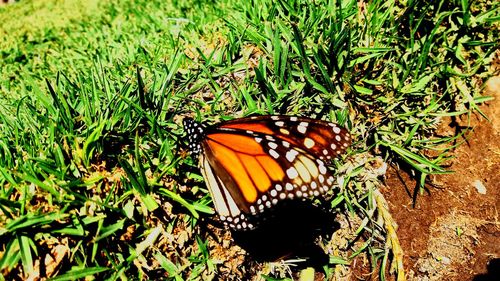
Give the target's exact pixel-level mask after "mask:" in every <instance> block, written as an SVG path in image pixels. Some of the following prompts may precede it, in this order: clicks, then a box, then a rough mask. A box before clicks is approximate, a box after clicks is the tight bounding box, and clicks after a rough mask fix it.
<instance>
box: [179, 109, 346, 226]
mask: <svg viewBox="0 0 500 281" xmlns="http://www.w3.org/2000/svg"><path fill="white" fill-rule="evenodd" d="M183 123H184V129H185V131H186V133H187V139H188V146H189V150H190V151H191V153H193V154H195V155H196V154H197V155H199V163H200V167H201V171H202V174H203V178H204V179H205V182H206V184H207V187H208V189H209V191H210V194H211V196H212V199H213V202H214V205H215V209H216V211H217V213H218V214H219V217H220V219H221V221H223V222H224V224H226V225H227V226H229V227H230V228H232V229H236V230H246V229H253V228H255V224H254V223H253V222H252V220H251V218H254V217H256V216H258V215H259V214H261V213H263V212H264V211H265V210H266V209H269V208H272V207H273V206H275V205H276V204H278V203H279V202H281V201H283V200H286V199H295V198H302V197H311V196H318V195H320V194H323V193H325V192H327V191H328V190H329V189H330V188H331V187H332V186H333V183H334V178H333V175H332V172H331V171H330V170H329V169H328V168H327V162H326V161H330V160H331V159H332V158H334V157H336V156H338V155H340V154H342V153H344V152H345V151H346V149H347V148H348V147H349V146H350V144H351V136H350V134H349V133H348V131H347V130H346V129H344V128H341V127H339V126H338V125H337V124H335V123H331V122H327V121H323V120H316V119H311V118H306V117H297V116H285V115H265V116H252V117H246V118H239V119H234V120H231V121H226V122H222V123H219V124H216V125H214V126H208V127H205V126H204V125H202V124H199V123H197V122H195V121H194V120H193V119H191V118H185V119H184V120H183Z"/></svg>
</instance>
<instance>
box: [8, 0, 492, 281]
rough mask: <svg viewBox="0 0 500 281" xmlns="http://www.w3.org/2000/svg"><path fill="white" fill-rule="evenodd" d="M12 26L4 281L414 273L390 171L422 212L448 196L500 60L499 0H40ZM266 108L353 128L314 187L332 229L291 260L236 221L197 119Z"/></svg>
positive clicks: (23, 5)
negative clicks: (224, 217)
mask: <svg viewBox="0 0 500 281" xmlns="http://www.w3.org/2000/svg"><path fill="white" fill-rule="evenodd" d="M0 22H1V23H2V24H1V25H0V36H1V38H2V39H0V183H1V189H0V271H1V272H2V275H3V277H0V280H13V279H19V280H21V279H28V278H32V279H33V280H38V279H39V278H40V277H50V278H52V279H51V280H73V279H83V278H85V279H88V280H93V279H96V280H104V279H110V280H114V279H152V280H155V279H167V280H186V279H189V280H207V279H214V280H218V279H223V280H226V279H241V280H247V279H254V280H262V279H264V280H282V279H285V280H288V279H297V278H299V277H301V278H303V280H311V279H310V278H313V277H315V278H317V279H319V280H322V279H340V278H353V279H356V278H361V276H365V277H366V276H368V275H371V276H372V277H373V278H375V279H376V278H380V279H381V280H385V279H396V278H397V279H398V280H404V278H405V273H404V271H403V261H404V260H405V258H404V253H405V251H406V249H405V248H404V247H403V248H401V247H400V243H399V242H398V238H397V233H396V229H397V226H396V224H395V223H396V222H397V220H396V222H395V221H394V219H393V215H394V217H396V218H399V217H401V216H400V215H398V213H397V208H398V207H399V206H396V211H395V210H394V209H392V208H389V206H388V205H387V202H386V200H385V199H384V195H385V197H390V195H389V196H387V194H391V193H392V192H396V190H392V191H391V186H390V185H388V184H387V182H386V181H384V179H385V178H386V173H387V170H388V167H392V168H391V169H395V170H397V171H401V172H402V173H405V174H406V175H408V177H409V178H411V179H412V180H413V181H414V184H415V186H416V188H414V189H413V190H411V192H409V193H410V194H408V198H409V200H410V201H412V202H413V205H414V206H415V204H416V203H417V201H418V200H419V198H421V197H422V196H425V194H426V192H429V191H432V190H435V189H436V185H437V184H436V181H437V180H436V179H439V177H440V176H442V175H444V176H445V177H446V176H449V174H450V173H453V171H452V169H450V166H449V164H450V159H451V158H452V157H453V152H454V151H455V149H457V147H458V148H460V147H461V146H463V145H464V143H467V140H468V138H469V137H470V136H471V135H470V134H468V132H469V129H470V127H471V123H470V120H471V119H472V118H473V116H482V117H483V118H486V117H488V116H487V114H485V112H483V110H482V107H481V106H482V105H483V104H485V103H488V102H491V100H492V99H493V98H492V97H491V96H490V95H485V94H484V91H483V88H484V86H483V85H485V83H486V81H487V80H488V79H489V78H491V77H493V76H495V75H498V74H499V69H500V68H499V67H498V65H499V63H498V58H499V47H500V45H499V38H500V36H499V30H500V26H499V23H500V4H498V3H496V2H495V1H486V0H481V1H467V0H462V1H444V0H443V1H371V2H364V1H358V2H357V1H348V0H344V1H342V0H339V1H326V0H319V1H304V0H295V1H270V0H253V1H236V0H220V1H195V0H188V1H116V0H114V1H112V0H104V1H74V0H66V1H55V0H46V1H41V0H32V1H27V0H26V1H24V0H23V1H18V2H14V3H10V4H0ZM264 114H283V115H297V116H308V117H313V118H316V119H323V120H328V121H332V122H336V123H338V124H340V125H341V126H343V127H345V128H347V129H348V131H349V132H350V133H351V135H352V137H353V139H354V141H353V144H352V145H351V147H349V149H348V151H347V152H346V153H345V154H343V155H341V156H340V157H339V158H338V159H335V160H334V161H333V162H332V163H330V165H329V166H330V170H331V171H332V172H333V173H334V174H335V177H336V179H337V180H336V183H335V188H333V189H332V190H331V191H330V192H329V193H328V194H326V195H325V196H321V197H318V198H315V199H313V200H311V205H314V206H321V209H323V210H327V211H328V212H327V213H329V214H330V215H331V216H333V218H330V220H329V221H326V222H324V225H325V226H326V225H328V226H331V227H324V229H320V230H318V231H315V232H314V235H312V236H311V237H309V236H308V239H310V240H311V241H304V244H305V245H306V246H304V247H305V248H307V249H306V250H304V247H303V248H302V249H301V251H291V252H290V253H287V255H285V256H281V257H280V258H277V257H272V258H269V257H267V258H266V257H265V255H264V257H263V256H262V253H258V252H255V248H252V247H255V241H253V243H249V240H252V237H249V234H248V233H235V232H231V231H229V230H228V229H226V228H224V227H223V226H222V224H221V223H220V221H219V219H218V218H217V216H216V215H215V210H214V207H213V203H212V198H211V197H210V194H209V191H208V189H207V186H206V185H205V182H204V179H203V177H202V173H201V171H200V170H199V168H198V161H197V159H196V157H194V155H191V154H190V153H189V152H188V143H187V137H186V133H185V131H184V128H183V126H182V120H183V119H184V118H185V117H193V118H194V119H195V120H197V121H201V122H204V123H206V124H216V123H217V122H220V121H224V120H230V119H234V118H239V117H244V116H251V115H264ZM450 120H451V121H450ZM448 122H450V123H451V124H452V127H451V128H450V129H449V130H448V131H447V132H446V133H442V131H443V130H442V129H443V126H445V125H447V124H448ZM464 136H468V137H467V138H466V137H464ZM472 138H473V137H472ZM393 188H394V187H393ZM381 191H383V192H381ZM410 205H412V204H410ZM391 206H392V205H391ZM410 207H411V206H410ZM394 212H396V213H395V214H394ZM391 214H393V215H391ZM404 219H405V218H403V220H404ZM412 219H413V218H411V217H407V218H406V220H407V221H411V220H412ZM485 219H486V218H485ZM303 220H304V219H302V220H301V221H303ZM305 220H307V218H306V219H305ZM398 223H399V222H398ZM297 224H298V225H300V222H297ZM294 232H295V231H294V230H293V229H292V230H290V232H289V233H284V234H283V235H290V236H293V235H294V234H295V233H294ZM260 235H262V233H260ZM265 235H267V236H269V237H272V236H274V235H276V234H275V233H264V237H266V236H265ZM414 235H415V236H419V233H415V234H414ZM457 235H460V233H458V234H457ZM250 236H251V235H250ZM259 237H262V236H259ZM253 239H254V240H255V238H253ZM262 239H265V238H262ZM256 242H259V241H256ZM260 242H262V240H261V241H260ZM306 242H307V243H306ZM249 245H252V246H249ZM313 245H314V246H313ZM403 245H404V243H403ZM291 248H292V247H291ZM310 248H314V251H313V250H311V251H312V252H313V253H312V252H311V251H309V250H310ZM311 253H312V254H311ZM266 254H269V253H266ZM495 255H496V257H497V258H498V255H500V253H493V257H495ZM464 258H466V257H465V256H464ZM467 258H470V257H467ZM404 264H405V265H408V262H405V263H404ZM476 273H478V272H476ZM308 278H309V279H308Z"/></svg>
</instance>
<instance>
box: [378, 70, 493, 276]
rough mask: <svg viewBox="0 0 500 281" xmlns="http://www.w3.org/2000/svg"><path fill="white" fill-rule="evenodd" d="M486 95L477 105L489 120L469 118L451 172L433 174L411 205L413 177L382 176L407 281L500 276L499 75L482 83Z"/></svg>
mask: <svg viewBox="0 0 500 281" xmlns="http://www.w3.org/2000/svg"><path fill="white" fill-rule="evenodd" d="M486 94H487V95H489V96H493V97H494V98H495V99H494V100H493V101H490V102H488V103H487V104H485V105H483V106H481V110H482V111H483V112H484V113H485V114H486V115H487V116H488V117H489V118H490V121H488V120H485V119H484V118H482V117H480V116H479V115H477V116H472V117H471V120H470V122H471V123H470V125H471V126H472V127H473V128H474V129H473V132H471V133H469V134H468V135H467V136H466V137H465V139H466V143H464V144H462V145H461V146H459V147H458V148H457V149H456V150H455V151H454V153H453V155H454V159H453V160H452V161H451V162H452V164H451V166H450V168H449V169H450V170H452V171H455V172H454V173H452V174H447V175H442V176H438V177H435V178H434V179H433V182H434V183H436V184H437V185H438V186H439V187H438V188H436V187H429V189H428V190H427V192H425V193H424V194H418V195H417V199H416V204H415V206H413V199H412V197H411V196H410V195H412V194H413V192H414V188H415V187H416V186H417V185H416V182H415V180H414V179H412V178H411V176H410V175H408V174H402V172H401V171H399V172H397V170H396V169H391V171H390V172H388V174H387V178H386V182H385V183H386V186H387V188H385V189H384V190H383V193H384V196H385V197H386V199H387V201H388V202H389V207H390V209H391V213H392V215H393V217H394V219H395V221H396V222H397V223H398V225H399V229H398V237H399V239H400V243H401V246H402V248H403V251H404V253H405V260H404V264H405V269H406V275H407V278H408V280H475V281H482V280H500V272H499V268H500V264H499V261H500V221H499V215H498V212H499V209H500V172H499V171H500V145H499V143H498V139H499V137H500V77H494V78H492V79H490V80H489V81H488V83H487V87H486ZM462 122H464V121H463V120H462ZM466 122H467V120H465V123H461V124H460V125H466V124H467V123H466ZM459 123H460V122H459ZM443 125H444V127H445V130H446V129H448V130H449V129H452V128H453V127H454V126H452V124H443ZM483 187H484V188H485V189H486V190H485V191H486V193H485V194H483V193H484V190H482V188H483Z"/></svg>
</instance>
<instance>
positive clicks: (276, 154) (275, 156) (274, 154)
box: [269, 149, 280, 159]
mask: <svg viewBox="0 0 500 281" xmlns="http://www.w3.org/2000/svg"><path fill="white" fill-rule="evenodd" d="M269 155H271V156H272V157H273V158H274V159H278V158H280V155H279V154H278V152H276V150H274V149H269Z"/></svg>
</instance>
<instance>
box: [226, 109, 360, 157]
mask: <svg viewBox="0 0 500 281" xmlns="http://www.w3.org/2000/svg"><path fill="white" fill-rule="evenodd" d="M218 128H221V129H222V128H228V129H231V128H232V129H236V130H247V131H251V132H260V133H263V134H268V135H272V136H274V137H276V138H278V139H281V140H284V141H287V142H289V143H290V144H291V145H293V146H296V147H301V148H302V149H304V150H306V151H307V152H309V153H311V154H312V155H313V156H315V157H317V158H320V159H325V158H326V159H332V158H334V157H336V156H338V155H340V154H342V153H343V152H345V150H346V149H347V147H349V145H350V144H351V137H350V135H349V132H347V130H345V129H344V128H341V127H339V126H338V125H337V124H335V123H333V122H327V121H323V120H316V119H311V118H306V117H297V116H286V115H271V116H253V117H247V118H240V119H235V120H231V121H227V122H224V123H221V124H220V125H219V126H218Z"/></svg>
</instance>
